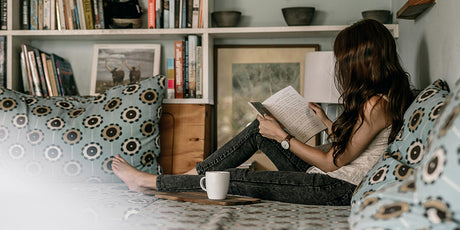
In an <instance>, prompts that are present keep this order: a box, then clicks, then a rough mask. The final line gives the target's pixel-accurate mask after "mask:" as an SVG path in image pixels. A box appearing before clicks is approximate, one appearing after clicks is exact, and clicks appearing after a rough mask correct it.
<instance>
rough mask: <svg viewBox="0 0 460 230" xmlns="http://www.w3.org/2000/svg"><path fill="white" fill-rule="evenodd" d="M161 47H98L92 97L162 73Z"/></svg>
mask: <svg viewBox="0 0 460 230" xmlns="http://www.w3.org/2000/svg"><path fill="white" fill-rule="evenodd" d="M160 58H161V45H160V44H95V45H94V48H93V66H92V71H91V87H90V95H97V94H100V93H103V92H105V91H106V90H107V89H109V88H111V87H113V86H116V85H122V84H126V83H135V82H139V81H140V80H143V79H146V78H148V77H151V76H153V75H157V74H159V73H160V62H161V60H160Z"/></svg>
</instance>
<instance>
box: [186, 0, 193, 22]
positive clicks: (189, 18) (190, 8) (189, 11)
mask: <svg viewBox="0 0 460 230" xmlns="http://www.w3.org/2000/svg"><path fill="white" fill-rule="evenodd" d="M186 1H187V4H186V5H187V14H186V23H187V27H186V28H192V17H193V0H186Z"/></svg>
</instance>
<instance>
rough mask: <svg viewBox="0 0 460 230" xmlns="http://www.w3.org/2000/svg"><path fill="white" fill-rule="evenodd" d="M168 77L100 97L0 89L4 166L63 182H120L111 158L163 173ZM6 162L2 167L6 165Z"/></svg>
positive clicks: (0, 153)
mask: <svg viewBox="0 0 460 230" xmlns="http://www.w3.org/2000/svg"><path fill="white" fill-rule="evenodd" d="M164 85H165V79H164V77H163V76H155V77H150V78H148V79H146V80H143V81H140V82H139V83H136V84H129V85H120V86H115V87H113V88H111V89H109V90H108V91H106V92H105V93H103V94H100V95H98V96H96V97H53V98H39V97H33V96H30V95H25V94H22V93H19V92H15V91H12V90H9V89H1V90H0V167H1V166H2V165H3V167H9V168H8V170H9V171H11V170H15V171H16V172H17V173H23V174H25V175H27V176H43V177H45V178H46V179H51V180H59V181H63V180H65V181H72V182H76V181H94V182H118V181H119V179H118V178H117V177H116V176H115V175H114V174H113V172H112V168H111V162H112V158H113V157H114V156H115V155H116V154H121V155H122V156H123V157H124V158H125V159H127V160H128V161H129V162H130V163H131V164H132V165H134V166H135V167H137V168H139V169H141V170H143V171H145V172H149V173H158V169H157V160H156V159H157V157H158V156H159V153H160V148H159V127H158V123H159V120H160V115H161V102H162V100H163V95H164V90H165V87H164ZM2 162H3V163H2Z"/></svg>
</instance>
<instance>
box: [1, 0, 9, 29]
mask: <svg viewBox="0 0 460 230" xmlns="http://www.w3.org/2000/svg"><path fill="white" fill-rule="evenodd" d="M7 27H8V1H7V0H0V29H1V30H6V29H7Z"/></svg>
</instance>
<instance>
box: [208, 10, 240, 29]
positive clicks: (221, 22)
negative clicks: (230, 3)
mask: <svg viewBox="0 0 460 230" xmlns="http://www.w3.org/2000/svg"><path fill="white" fill-rule="evenodd" d="M211 17H212V19H213V21H214V23H215V25H216V26H217V27H236V26H237V25H238V23H239V22H240V18H241V12H239V11H234V10H228V11H216V12H213V13H212V14H211Z"/></svg>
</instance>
